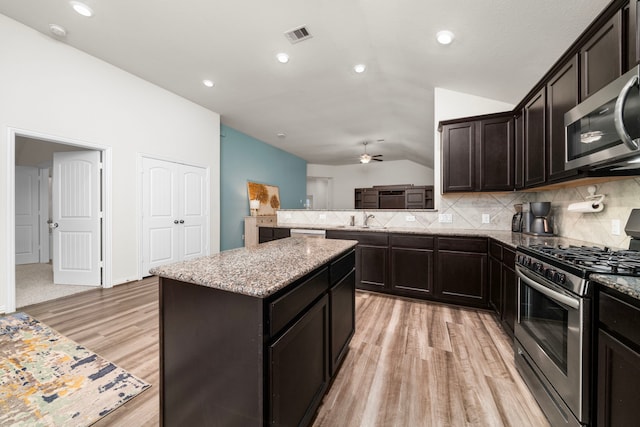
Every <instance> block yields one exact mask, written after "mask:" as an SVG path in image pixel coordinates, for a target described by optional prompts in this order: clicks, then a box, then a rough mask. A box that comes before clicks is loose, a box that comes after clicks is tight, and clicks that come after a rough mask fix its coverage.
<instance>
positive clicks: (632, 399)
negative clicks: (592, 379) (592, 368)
mask: <svg viewBox="0 0 640 427" xmlns="http://www.w3.org/2000/svg"><path fill="white" fill-rule="evenodd" d="M627 298H628V299H627ZM598 313H599V314H598V325H599V329H598V336H597V340H598V351H597V363H596V366H597V372H596V400H597V403H596V411H597V414H596V419H597V420H598V423H597V425H598V426H599V427H615V426H631V425H638V408H640V393H638V383H640V330H639V329H638V324H640V301H637V300H632V299H631V298H630V297H626V296H624V295H621V294H620V295H611V294H609V293H608V292H607V293H605V292H602V291H601V292H599V293H598Z"/></svg>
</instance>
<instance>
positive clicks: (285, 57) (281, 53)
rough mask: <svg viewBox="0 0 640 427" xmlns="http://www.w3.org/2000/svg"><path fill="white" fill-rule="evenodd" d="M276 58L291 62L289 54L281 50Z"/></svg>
mask: <svg viewBox="0 0 640 427" xmlns="http://www.w3.org/2000/svg"><path fill="white" fill-rule="evenodd" d="M276 59H277V60H278V62H280V63H282V64H286V63H287V62H289V55H287V54H286V53H284V52H280V53H279V54H277V55H276Z"/></svg>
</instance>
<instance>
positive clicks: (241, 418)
mask: <svg viewBox="0 0 640 427" xmlns="http://www.w3.org/2000/svg"><path fill="white" fill-rule="evenodd" d="M354 262H355V253H354V251H349V252H348V253H346V254H342V255H340V256H338V257H336V258H335V259H333V260H332V261H330V262H328V263H327V264H325V265H324V266H322V267H319V268H318V269H316V270H315V271H313V272H311V273H309V274H307V275H306V276H304V277H302V278H300V279H299V280H297V281H296V282H294V283H292V284H290V285H288V286H286V287H285V288H284V289H281V290H280V291H278V292H276V293H275V294H273V295H271V296H269V297H267V298H259V297H252V296H249V295H242V294H236V293H233V292H229V291H224V290H219V289H214V288H210V287H207V286H199V285H194V284H191V283H185V282H180V281H177V280H172V279H167V278H161V279H160V402H161V409H160V424H161V425H165V426H173V425H242V426H265V425H296V426H305V425H308V424H309V423H310V421H311V420H312V419H313V416H314V414H315V411H316V409H317V407H318V406H319V404H320V402H321V400H322V397H323V396H324V393H325V392H326V390H327V388H328V385H329V384H330V382H331V379H332V378H333V376H334V375H335V374H336V371H337V369H338V366H339V365H340V363H341V361H342V360H343V358H344V355H345V353H346V351H347V350H348V345H349V341H350V340H351V337H352V335H353V331H354V327H355V314H354V313H355V311H354V308H355V290H354ZM187 366H195V367H197V369H185V367H187ZM185 390H187V391H188V392H187V391H185Z"/></svg>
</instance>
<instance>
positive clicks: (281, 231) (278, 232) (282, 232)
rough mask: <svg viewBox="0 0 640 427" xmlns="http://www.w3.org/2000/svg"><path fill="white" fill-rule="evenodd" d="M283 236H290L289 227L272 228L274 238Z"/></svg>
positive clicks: (282, 237)
mask: <svg viewBox="0 0 640 427" xmlns="http://www.w3.org/2000/svg"><path fill="white" fill-rule="evenodd" d="M285 237H291V229H290V228H274V229H273V238H274V239H284V238H285Z"/></svg>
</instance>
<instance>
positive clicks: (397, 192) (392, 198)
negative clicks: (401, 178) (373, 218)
mask: <svg viewBox="0 0 640 427" xmlns="http://www.w3.org/2000/svg"><path fill="white" fill-rule="evenodd" d="M354 207H355V208H356V209H433V186H432V185H421V186H417V185H413V184H407V185H374V186H373V187H371V188H356V189H355V191H354Z"/></svg>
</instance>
